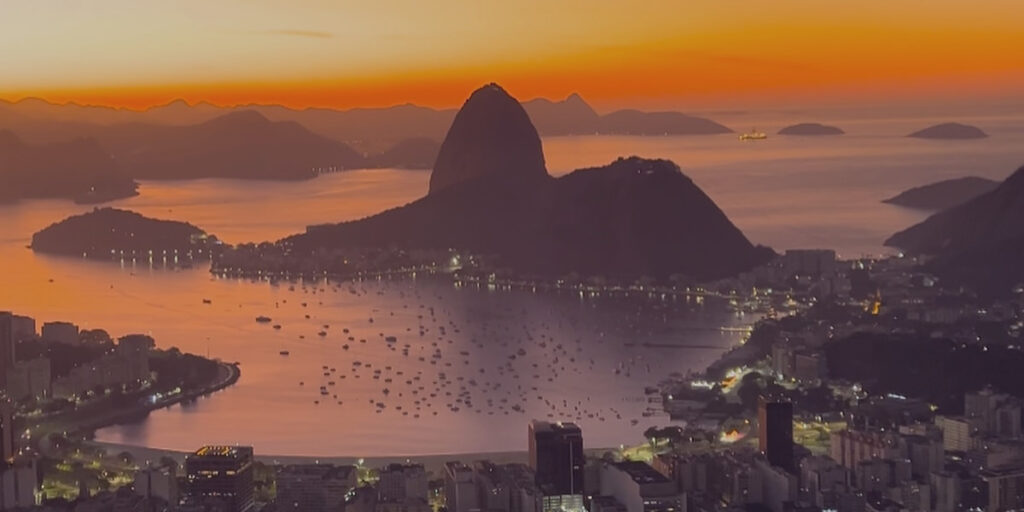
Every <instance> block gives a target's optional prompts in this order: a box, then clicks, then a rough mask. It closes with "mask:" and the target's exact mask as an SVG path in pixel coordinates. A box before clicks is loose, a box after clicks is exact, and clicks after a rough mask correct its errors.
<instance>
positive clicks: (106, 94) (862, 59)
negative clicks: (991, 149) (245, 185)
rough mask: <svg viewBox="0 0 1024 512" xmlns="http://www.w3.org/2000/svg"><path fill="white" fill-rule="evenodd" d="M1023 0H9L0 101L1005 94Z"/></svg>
mask: <svg viewBox="0 0 1024 512" xmlns="http://www.w3.org/2000/svg"><path fill="white" fill-rule="evenodd" d="M1021 19H1024V4H1022V3H1021V2H1020V1H1019V0H986V1H985V2H963V1H954V0H930V1H925V0H885V1H880V0H859V1H857V2H839V1H823V0H813V1H811V0H779V1H771V2H741V1H739V0H672V1H668V0H645V1H644V2H621V1H608V0H591V1H551V0H549V1H539V0H524V1H520V2H514V3H513V2H508V3H499V2H493V1H483V2H469V1H454V0H435V1H434V2H421V1H418V0H381V1H378V2H352V1H334V0H332V1H328V0H306V1H302V2H284V1H270V0H248V1H243V0H220V1H218V2H205V1H202V2H201V1H193V0H182V1H177V2H137V1H134V0H107V1H104V2H95V1H89V0H66V1H57V0H5V2H4V3H3V4H0V69H2V70H3V74H2V75H0V98H6V99H17V98H21V97H26V96H36V97H43V98H46V99H49V100H51V101H56V102H65V101H77V102H80V103H94V104H110V105H117V106H128V107H133V108H138V107H145V106H149V105H153V104H160V103H165V102H167V101H169V100H171V99H174V98H185V99H187V100H189V101H193V102H195V101H210V102H213V103H217V104H237V103H250V102H257V103H281V104H285V105H289V106H293V107H304V106H330V107H341V108H347V107H354V106H384V105H392V104H396V103H406V102H412V103H417V104H424V105H430V106H439V107H441V106H455V105H458V104H459V103H460V102H461V101H462V100H463V99H464V98H465V96H466V95H467V93H468V92H469V91H470V90H472V89H473V88H475V87H477V86H479V85H480V84H482V83H486V82H490V81H497V82H500V83H502V84H503V85H504V86H506V88H508V89H509V90H510V91H513V93H514V94H516V95H517V96H518V97H520V98H523V99H526V98H531V97H536V96H545V97H552V98H560V97H564V96H565V95H567V94H569V93H571V92H580V93H581V94H583V96H584V97H585V98H587V99H588V100H589V101H591V102H592V103H594V104H595V105H597V106H599V107H605V108H614V107H621V106H642V107H646V108H655V107H680V108H684V107H685V108H694V107H701V106H711V105H748V104H757V103H773V102H774V103H779V102H787V103H792V102H795V101H800V102H808V101H810V102H837V101H872V102H878V101H880V100H889V99H900V100H902V99H914V100H920V99H929V98H936V99H938V98H942V99H946V98H956V99H961V100H971V99H973V98H979V99H981V98H985V99H991V98H994V97H996V98H998V97H1005V98H1014V99H1019V98H1020V96H1021V94H1020V92H1019V91H1021V90H1024V30H1021V29H1020V27H1019V22H1020V20H1021Z"/></svg>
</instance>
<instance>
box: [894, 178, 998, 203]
mask: <svg viewBox="0 0 1024 512" xmlns="http://www.w3.org/2000/svg"><path fill="white" fill-rule="evenodd" d="M998 186H999V182H998V181H993V180H990V179H986V178H979V177H977V176H967V177H964V178H955V179H951V180H943V181H938V182H935V183H929V184H928V185H922V186H920V187H914V188H912V189H909V190H905V191H903V192H900V193H899V194H897V195H895V196H893V197H890V198H889V199H884V200H883V201H882V202H883V203H889V204H894V205H897V206H904V207H907V208H917V209H921V210H944V209H946V208H951V207H953V206H956V205H958V204H961V203H965V202H967V201H968V200H970V199H974V198H975V197H977V196H980V195H981V194H984V193H986V192H989V191H991V190H993V189H995V188H996V187H998Z"/></svg>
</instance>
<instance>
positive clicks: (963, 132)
mask: <svg viewBox="0 0 1024 512" xmlns="http://www.w3.org/2000/svg"><path fill="white" fill-rule="evenodd" d="M907 137H915V138H918V139H984V138H985V137H988V134H987V133H985V132H983V131H982V130H981V128H978V127H977V126H971V125H968V124H960V123H942V124H937V125H935V126H929V127H928V128H925V129H923V130H918V131H916V132H914V133H911V134H910V135H907Z"/></svg>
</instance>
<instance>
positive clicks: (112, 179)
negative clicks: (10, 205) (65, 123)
mask: <svg viewBox="0 0 1024 512" xmlns="http://www.w3.org/2000/svg"><path fill="white" fill-rule="evenodd" d="M136 188H137V185H136V183H135V181H133V180H132V179H131V178H129V177H128V176H127V175H126V174H125V173H123V172H122V170H121V169H120V167H119V165H118V164H117V162H115V161H114V159H113V158H112V157H111V156H110V154H109V153H107V152H106V151H104V150H103V148H101V147H100V145H99V144H98V143H97V142H96V141H95V140H94V139H86V138H79V139H74V140H69V141H65V142H55V143H51V144H38V145H36V144H26V143H25V142H24V141H22V140H21V139H20V138H19V137H18V136H17V135H15V134H14V133H12V132H10V131H6V130H0V202H6V201H16V200H19V199H30V198H61V199H73V200H75V201H78V202H83V203H95V202H103V201H109V200H112V199H117V198H122V197H129V196H133V195H135V193H136V192H135V190H136Z"/></svg>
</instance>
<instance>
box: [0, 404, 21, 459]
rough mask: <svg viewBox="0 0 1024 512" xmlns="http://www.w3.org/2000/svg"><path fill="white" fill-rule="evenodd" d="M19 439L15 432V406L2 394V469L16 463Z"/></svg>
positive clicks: (0, 438)
mask: <svg viewBox="0 0 1024 512" xmlns="http://www.w3.org/2000/svg"><path fill="white" fill-rule="evenodd" d="M17 437H18V435H17V433H16V432H15V430H14V404H12V403H11V401H10V400H8V399H7V394H6V393H4V392H0V457H2V458H0V468H6V467H7V466H9V465H10V464H11V462H13V461H14V455H15V451H16V450H17V446H18V445H17Z"/></svg>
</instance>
